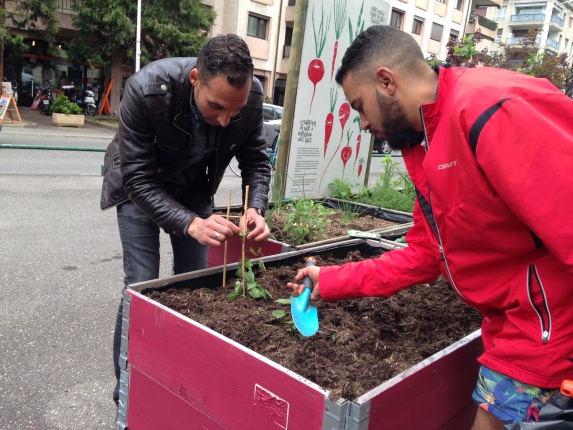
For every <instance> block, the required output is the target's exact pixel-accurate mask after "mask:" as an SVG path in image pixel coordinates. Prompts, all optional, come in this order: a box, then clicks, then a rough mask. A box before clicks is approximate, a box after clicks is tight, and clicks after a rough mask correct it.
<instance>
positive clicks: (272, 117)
mask: <svg viewBox="0 0 573 430" xmlns="http://www.w3.org/2000/svg"><path fill="white" fill-rule="evenodd" d="M282 117H283V108H282V106H277V105H271V104H268V103H263V121H264V125H263V126H264V128H265V133H266V135H267V148H271V147H272V146H273V142H274V141H275V138H276V137H277V136H278V135H279V133H280V131H281V120H282Z"/></svg>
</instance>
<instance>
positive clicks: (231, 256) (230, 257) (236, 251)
mask: <svg viewBox="0 0 573 430" xmlns="http://www.w3.org/2000/svg"><path fill="white" fill-rule="evenodd" d="M242 246H243V244H242V242H241V238H240V237H239V236H233V237H231V238H229V240H227V264H231V263H237V262H238V261H239V259H240V258H241V253H242ZM251 248H253V249H254V250H255V251H256V252H258V250H259V249H260V250H261V255H252V253H250V252H249V250H250V249H251ZM288 248H289V245H286V244H284V243H281V242H277V241H274V240H267V241H266V242H262V243H255V242H251V241H250V240H247V241H246V242H245V252H246V254H247V258H250V259H254V258H259V257H268V256H270V255H277V254H280V253H281V252H285V250H288ZM224 251H225V247H224V245H223V244H221V246H210V247H209V256H208V257H207V264H208V266H209V267H216V266H222V265H223V263H224V261H223V260H224V258H223V256H224Z"/></svg>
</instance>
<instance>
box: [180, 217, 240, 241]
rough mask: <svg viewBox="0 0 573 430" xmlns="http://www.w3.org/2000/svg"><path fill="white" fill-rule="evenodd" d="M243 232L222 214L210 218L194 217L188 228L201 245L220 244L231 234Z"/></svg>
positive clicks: (189, 232)
mask: <svg viewBox="0 0 573 430" xmlns="http://www.w3.org/2000/svg"><path fill="white" fill-rule="evenodd" d="M240 232H241V229H240V228H239V227H237V226H236V225H235V224H233V223H232V222H231V221H228V220H226V219H225V218H223V217H222V216H220V215H211V216H210V217H209V218H206V219H203V218H200V217H195V218H193V221H191V223H190V224H189V227H188V228H187V234H188V235H189V236H191V237H192V238H194V239H196V240H197V241H198V242H199V243H200V244H201V245H212V246H219V245H221V243H222V242H224V241H226V240H227V239H228V238H230V237H231V236H235V235H237V234H239V233H240Z"/></svg>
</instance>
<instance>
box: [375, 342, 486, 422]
mask: <svg viewBox="0 0 573 430" xmlns="http://www.w3.org/2000/svg"><path fill="white" fill-rule="evenodd" d="M482 352H483V346H482V343H481V337H480V336H478V337H477V338H474V339H473V340H471V341H470V342H468V343H467V344H464V345H463V346H461V347H460V348H458V349H455V350H453V351H451V352H450V353H448V354H445V355H443V356H441V357H440V358H439V359H437V360H435V361H432V362H430V363H429V364H428V365H426V366H424V367H422V368H420V369H418V370H416V371H415V372H412V373H411V374H410V375H408V376H406V377H405V378H404V379H403V380H401V381H400V382H398V383H397V384H394V385H392V386H390V387H388V388H385V389H384V390H383V391H382V392H380V393H379V394H378V395H376V396H375V397H373V398H372V399H371V404H370V420H369V425H368V429H370V430H384V429H388V430H394V429H400V430H419V429H420V428H422V427H420V425H422V424H423V428H424V429H428V430H434V429H440V428H442V427H443V426H445V425H446V424H447V423H448V421H450V420H455V422H456V425H457V427H455V428H456V429H458V430H464V429H469V428H470V427H471V423H472V421H473V418H474V417H473V414H472V413H471V407H472V403H473V402H472V399H471V393H472V391H473V389H474V387H475V384H476V381H477V375H478V369H479V363H478V362H477V358H478V357H479V356H480V355H481V353H482ZM438 354H439V353H438ZM467 408H469V409H470V410H469V411H467V412H466V413H465V414H461V415H459V416H458V414H460V412H462V411H465V410H466V409H467ZM444 428H453V427H447V426H446V427H444Z"/></svg>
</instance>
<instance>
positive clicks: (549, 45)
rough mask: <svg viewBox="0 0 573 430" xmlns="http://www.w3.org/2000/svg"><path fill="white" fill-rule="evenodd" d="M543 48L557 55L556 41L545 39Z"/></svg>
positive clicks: (557, 45)
mask: <svg viewBox="0 0 573 430" xmlns="http://www.w3.org/2000/svg"><path fill="white" fill-rule="evenodd" d="M545 48H546V49H549V50H551V51H554V52H556V53H557V52H559V42H558V41H557V40H554V39H549V38H547V41H546V42H545Z"/></svg>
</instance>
